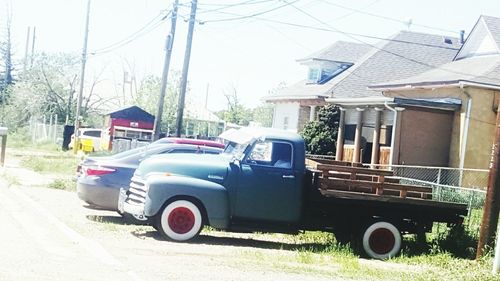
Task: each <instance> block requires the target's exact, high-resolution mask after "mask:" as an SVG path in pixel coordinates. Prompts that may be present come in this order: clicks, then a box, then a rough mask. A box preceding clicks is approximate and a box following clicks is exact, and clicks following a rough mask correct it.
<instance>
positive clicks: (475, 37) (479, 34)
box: [454, 16, 500, 60]
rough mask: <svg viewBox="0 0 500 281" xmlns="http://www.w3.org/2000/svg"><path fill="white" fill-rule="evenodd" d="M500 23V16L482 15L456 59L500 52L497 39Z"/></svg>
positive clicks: (499, 35)
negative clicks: (499, 17)
mask: <svg viewBox="0 0 500 281" xmlns="http://www.w3.org/2000/svg"><path fill="white" fill-rule="evenodd" d="M499 24H500V19H498V18H492V17H484V16H481V17H480V18H479V20H478V22H477V23H476V25H475V26H474V28H473V29H472V31H471V33H470V34H469V37H468V38H467V40H466V41H465V43H464V45H463V46H462V48H461V49H460V51H459V52H458V54H457V56H456V57H455V59H454V60H460V59H464V58H469V57H475V56H482V55H492V54H500V49H499V45H498V42H497V41H496V40H495V39H496V38H497V37H500V29H497V28H496V27H497V25H499ZM497 33H499V34H497ZM494 35H495V36H494Z"/></svg>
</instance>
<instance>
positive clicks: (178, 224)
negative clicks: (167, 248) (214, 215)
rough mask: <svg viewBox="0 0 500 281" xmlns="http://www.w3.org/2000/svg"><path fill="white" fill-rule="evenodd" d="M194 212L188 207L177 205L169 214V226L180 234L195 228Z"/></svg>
mask: <svg viewBox="0 0 500 281" xmlns="http://www.w3.org/2000/svg"><path fill="white" fill-rule="evenodd" d="M194 221H195V218H194V214H193V212H191V210H189V209H188V208H186V207H177V208H175V209H173V210H172V211H171V212H170V214H169V215H168V226H169V227H170V229H172V231H174V232H175V233H178V234H185V233H187V232H189V231H190V230H191V229H193V226H194Z"/></svg>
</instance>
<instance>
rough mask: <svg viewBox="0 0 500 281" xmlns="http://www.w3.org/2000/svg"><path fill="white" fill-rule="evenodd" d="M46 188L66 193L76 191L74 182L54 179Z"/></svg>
mask: <svg viewBox="0 0 500 281" xmlns="http://www.w3.org/2000/svg"><path fill="white" fill-rule="evenodd" d="M47 187H49V188H54V189H60V190H66V191H76V182H75V181H74V180H71V179H55V180H54V181H53V182H51V183H50V184H49V185H48V186H47Z"/></svg>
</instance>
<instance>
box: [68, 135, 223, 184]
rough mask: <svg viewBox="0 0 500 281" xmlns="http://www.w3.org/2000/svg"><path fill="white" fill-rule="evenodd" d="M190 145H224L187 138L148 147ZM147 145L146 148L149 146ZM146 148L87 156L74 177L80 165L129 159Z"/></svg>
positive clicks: (174, 139)
mask: <svg viewBox="0 0 500 281" xmlns="http://www.w3.org/2000/svg"><path fill="white" fill-rule="evenodd" d="M169 143H171V144H190V145H196V146H206V147H214V148H221V149H223V148H224V144H223V143H221V142H217V141H212V140H202V139H187V138H171V137H167V138H161V139H159V140H157V141H154V142H152V143H151V144H149V145H157V144H169ZM149 145H148V146H149ZM147 149H148V148H146V147H144V146H142V147H137V148H133V149H129V150H126V151H122V152H118V153H115V154H113V155H108V156H89V157H86V158H85V159H84V160H83V161H82V162H80V164H78V167H77V169H76V176H77V177H78V176H80V173H81V169H82V165H90V163H93V162H98V161H107V160H111V159H120V158H125V157H129V156H130V155H133V154H137V153H142V152H144V151H146V150H147Z"/></svg>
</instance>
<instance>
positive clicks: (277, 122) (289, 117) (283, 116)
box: [273, 102, 300, 132]
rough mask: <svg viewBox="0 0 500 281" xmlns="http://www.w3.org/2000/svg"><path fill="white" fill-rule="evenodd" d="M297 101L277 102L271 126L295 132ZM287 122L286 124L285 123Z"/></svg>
mask: <svg viewBox="0 0 500 281" xmlns="http://www.w3.org/2000/svg"><path fill="white" fill-rule="evenodd" d="M299 107H300V105H299V103H298V102H297V103H277V104H275V106H274V116H273V128H277V129H282V130H287V131H292V132H297V124H298V122H299ZM286 123H288V124H286Z"/></svg>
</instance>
